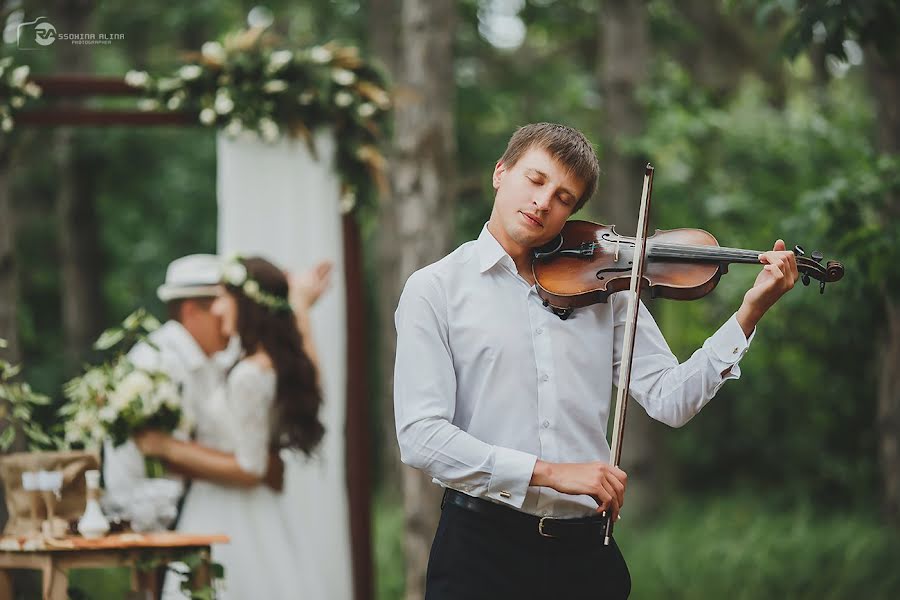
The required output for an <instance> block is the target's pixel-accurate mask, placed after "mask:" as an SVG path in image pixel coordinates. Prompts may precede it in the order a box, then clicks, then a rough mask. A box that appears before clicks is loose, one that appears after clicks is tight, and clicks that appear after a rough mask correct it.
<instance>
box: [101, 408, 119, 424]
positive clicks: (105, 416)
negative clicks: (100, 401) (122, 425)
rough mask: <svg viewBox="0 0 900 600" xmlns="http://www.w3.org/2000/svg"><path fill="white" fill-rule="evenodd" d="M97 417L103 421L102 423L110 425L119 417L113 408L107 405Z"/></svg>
mask: <svg viewBox="0 0 900 600" xmlns="http://www.w3.org/2000/svg"><path fill="white" fill-rule="evenodd" d="M98 415H99V417H100V420H101V421H103V422H104V423H112V422H113V421H115V420H116V417H118V416H119V413H118V412H116V409H115V408H113V407H112V406H109V405H107V406H104V407H103V408H101V409H100V412H99V413H98Z"/></svg>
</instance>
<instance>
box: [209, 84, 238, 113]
mask: <svg viewBox="0 0 900 600" xmlns="http://www.w3.org/2000/svg"><path fill="white" fill-rule="evenodd" d="M213 105H214V106H215V108H216V112H217V113H219V114H220V115H227V114H228V113H230V112H231V111H232V110H234V100H232V99H231V96H229V95H228V90H221V89H220V90H219V91H218V92H216V101H215V102H214V104H213Z"/></svg>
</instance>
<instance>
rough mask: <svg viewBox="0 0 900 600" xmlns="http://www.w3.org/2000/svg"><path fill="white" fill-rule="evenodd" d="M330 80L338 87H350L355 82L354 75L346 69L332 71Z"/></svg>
mask: <svg viewBox="0 0 900 600" xmlns="http://www.w3.org/2000/svg"><path fill="white" fill-rule="evenodd" d="M331 78H332V79H333V80H334V82H335V83H336V84H338V85H350V84H352V83H353V82H355V81H356V73H354V72H353V71H350V70H348V69H332V70H331Z"/></svg>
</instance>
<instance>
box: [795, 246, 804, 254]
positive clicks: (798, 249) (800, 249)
mask: <svg viewBox="0 0 900 600" xmlns="http://www.w3.org/2000/svg"><path fill="white" fill-rule="evenodd" d="M794 254H795V255H797V256H805V255H806V252H804V251H803V246H800V245H799V244H798V245H797V246H794Z"/></svg>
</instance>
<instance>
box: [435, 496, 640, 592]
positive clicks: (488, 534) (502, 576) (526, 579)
mask: <svg viewBox="0 0 900 600" xmlns="http://www.w3.org/2000/svg"><path fill="white" fill-rule="evenodd" d="M510 510H512V509H510ZM630 592H631V576H630V575H629V573H628V567H627V566H626V565H625V559H624V558H623V557H622V553H621V552H620V551H619V547H618V546H617V545H616V543H615V540H612V541H611V542H610V545H609V546H604V545H603V539H602V537H601V536H597V538H596V539H594V538H593V537H592V538H591V539H588V540H561V539H555V538H546V537H543V536H541V535H540V534H539V533H538V531H537V529H536V528H535V529H534V530H531V529H530V528H523V527H510V526H509V525H508V524H507V523H500V522H498V520H497V519H494V518H491V516H490V515H484V514H480V513H477V512H472V511H470V510H466V509H465V508H460V507H458V506H455V505H453V504H450V503H447V504H446V505H445V506H444V508H443V511H442V513H441V520H440V523H439V524H438V529H437V533H436V534H435V537H434V542H433V543H432V545H431V556H430V557H429V560H428V574H427V578H426V584H425V600H482V599H484V600H497V599H498V598H515V599H516V600H530V599H534V600H557V599H564V598H578V599H582V598H585V599H596V600H601V599H602V600H607V599H610V600H619V599H621V598H627V597H628V594H629V593H630Z"/></svg>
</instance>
